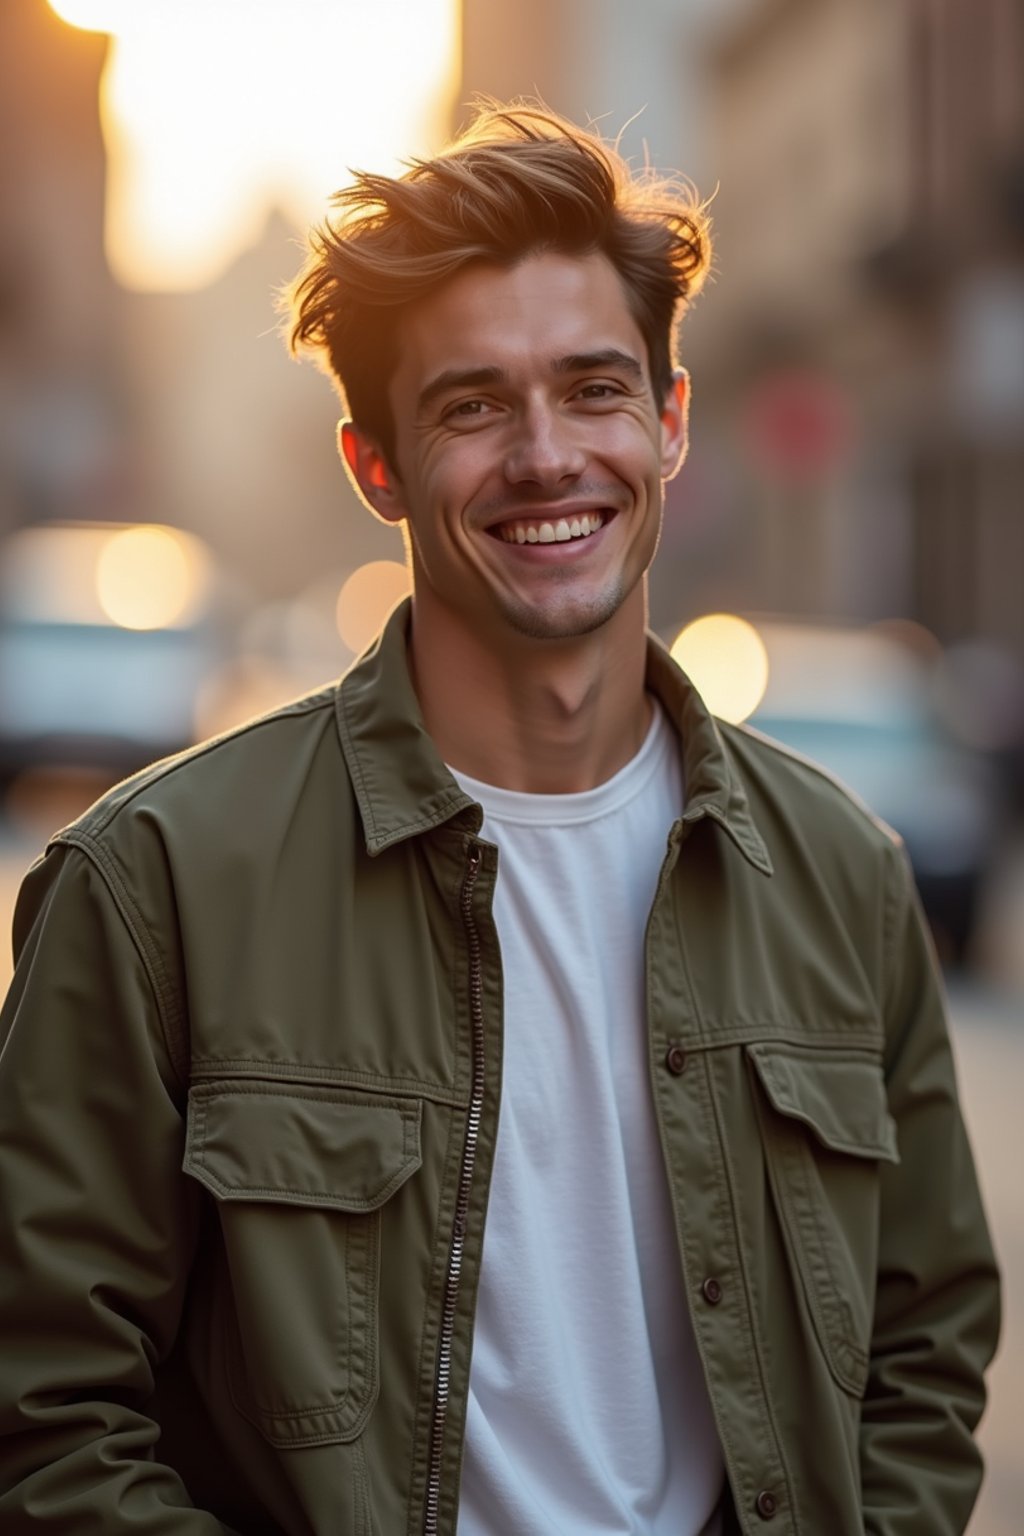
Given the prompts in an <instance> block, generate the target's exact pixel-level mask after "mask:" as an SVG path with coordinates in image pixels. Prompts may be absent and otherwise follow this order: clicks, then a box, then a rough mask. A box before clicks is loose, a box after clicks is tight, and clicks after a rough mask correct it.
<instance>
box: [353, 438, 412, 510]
mask: <svg viewBox="0 0 1024 1536" xmlns="http://www.w3.org/2000/svg"><path fill="white" fill-rule="evenodd" d="M338 452H339V453H340V454H341V462H342V463H343V464H344V466H345V468H346V469H347V471H348V477H349V479H350V480H351V481H352V484H353V485H354V486H355V488H356V491H357V492H358V494H359V497H360V500H361V501H363V502H364V503H365V504H366V506H368V507H369V509H370V511H371V512H373V513H374V514H375V515H376V516H377V517H379V518H381V519H382V520H383V521H384V522H385V523H400V522H401V521H402V519H403V518H404V517H405V502H404V500H403V498H402V487H401V482H400V481H399V480H398V478H397V477H396V475H395V473H394V471H393V470H392V468H391V466H390V465H389V463H388V461H387V459H386V458H385V457H384V454H383V451H382V450H381V448H380V447H379V446H378V444H377V443H375V442H374V440H373V438H371V437H367V435H366V433H365V432H362V431H361V430H360V429H359V427H357V426H356V424H355V422H353V421H340V422H339V423H338Z"/></svg>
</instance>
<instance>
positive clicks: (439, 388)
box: [416, 368, 507, 411]
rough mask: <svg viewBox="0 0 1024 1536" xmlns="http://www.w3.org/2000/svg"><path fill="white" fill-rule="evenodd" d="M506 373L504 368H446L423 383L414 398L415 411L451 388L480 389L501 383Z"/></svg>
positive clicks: (437, 398) (426, 408)
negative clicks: (427, 382)
mask: <svg viewBox="0 0 1024 1536" xmlns="http://www.w3.org/2000/svg"><path fill="white" fill-rule="evenodd" d="M506 378H507V375H506V373H505V370H504V368H446V369H445V370H444V372H443V373H439V374H437V375H436V377H435V378H433V379H431V380H430V383H429V384H424V386H423V388H422V389H421V390H420V392H419V396H418V398H417V400H416V409H417V411H426V410H429V408H430V407H431V406H432V405H433V404H434V402H435V401H436V400H439V399H440V398H441V396H442V395H447V394H448V393H449V392H450V391H451V390H453V389H482V388H483V387H484V386H485V385H486V384H502V383H504V381H505V379H506Z"/></svg>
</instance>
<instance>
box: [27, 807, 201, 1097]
mask: <svg viewBox="0 0 1024 1536" xmlns="http://www.w3.org/2000/svg"><path fill="white" fill-rule="evenodd" d="M54 842H64V843H67V844H68V845H70V846H71V847H74V848H77V849H78V850H79V852H80V853H82V854H83V855H84V857H86V858H87V859H88V860H89V861H90V863H91V864H92V865H93V867H94V868H95V869H96V870H97V872H98V873H99V875H100V877H101V879H102V880H103V883H104V885H105V886H106V887H107V889H108V891H109V892H110V894H111V896H112V898H113V901H114V905H115V906H116V907H117V910H118V912H119V913H120V915H121V919H122V921H123V922H124V925H125V927H126V928H127V930H128V933H129V935H130V937H131V940H132V943H133V944H134V946H135V950H136V952H137V954H138V956H139V959H140V960H141V961H142V964H143V967H144V969H145V972H146V975H147V977H148V978H149V984H150V986H151V988H152V990H153V999H154V1001H155V1003H156V1010H157V1018H158V1019H159V1021H160V1033H161V1034H162V1035H163V1040H164V1046H165V1048H166V1050H167V1055H168V1057H169V1059H170V1062H171V1066H172V1068H173V1070H174V1074H175V1077H176V1078H177V1080H178V1084H179V1086H180V1087H182V1088H186V1089H187V1087H188V1042H187V1039H186V1031H185V1029H184V1027H183V1024H182V1018H181V1010H180V1009H179V1008H178V1006H177V1002H176V999H175V998H174V996H173V993H172V991H171V988H170V985H169V983H168V980H167V975H166V972H165V970H164V964H163V960H162V958H161V956H160V952H159V950H158V949H157V947H156V945H155V944H154V943H153V940H152V938H151V936H150V933H149V930H148V928H147V927H146V924H145V922H144V920H143V917H142V914H141V912H140V911H139V909H138V906H137V905H136V903H135V901H134V899H133V897H132V895H131V893H130V891H129V890H128V888H127V886H126V885H125V883H124V881H123V880H122V879H121V876H120V873H119V872H118V869H117V867H116V865H115V864H114V861H113V859H112V858H111V857H110V855H109V854H108V853H107V851H106V849H105V848H104V847H103V846H102V844H100V843H99V842H97V841H96V840H95V839H94V838H93V837H92V836H90V834H89V833H87V832H85V831H83V830H81V829H79V828H68V829H66V830H65V831H64V832H61V833H59V834H58V836H57V837H56V838H55V839H54Z"/></svg>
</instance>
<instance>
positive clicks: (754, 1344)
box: [706, 1063, 800, 1533]
mask: <svg viewBox="0 0 1024 1536" xmlns="http://www.w3.org/2000/svg"><path fill="white" fill-rule="evenodd" d="M706 1071H707V1074H708V1094H709V1098H710V1103H711V1113H712V1116H713V1118H714V1122H715V1129H716V1131H717V1133H718V1145H719V1147H720V1148H721V1155H722V1168H723V1171H724V1173H725V1177H726V1181H727V1183H728V1186H729V1201H728V1204H727V1207H726V1208H727V1211H728V1214H729V1220H730V1227H731V1230H732V1236H733V1242H734V1243H735V1245H736V1257H737V1261H738V1264H739V1271H740V1280H741V1282H742V1285H743V1293H744V1297H745V1299H746V1305H747V1318H748V1319H749V1320H750V1324H751V1326H750V1328H749V1329H744V1330H743V1332H744V1334H745V1335H747V1334H749V1339H748V1338H746V1337H745V1338H744V1351H745V1353H747V1357H748V1359H749V1358H750V1356H751V1355H753V1361H752V1363H753V1364H754V1366H755V1370H756V1375H757V1380H758V1383H759V1385H760V1388H761V1401H762V1402H763V1404H764V1411H765V1415H766V1417H767V1419H768V1423H769V1425H770V1427H771V1432H772V1439H773V1441H774V1451H775V1455H776V1457H777V1458H778V1464H779V1467H780V1469H781V1471H782V1478H783V1481H784V1483H785V1485H786V1497H787V1503H788V1506H789V1511H790V1514H791V1516H792V1522H793V1530H794V1531H795V1532H797V1533H799V1530H800V1522H799V1519H798V1517H797V1503H796V1499H795V1498H794V1496H793V1478H792V1474H791V1472H790V1470H789V1464H788V1462H787V1460H786V1453H785V1448H784V1446H783V1442H782V1436H781V1435H780V1434H779V1426H778V1423H777V1421H776V1418H775V1410H774V1407H773V1404H772V1397H771V1392H770V1391H769V1388H768V1376H767V1371H766V1369H765V1362H764V1358H763V1354H762V1350H761V1344H760V1340H759V1338H758V1332H757V1329H756V1328H755V1327H754V1326H753V1319H754V1317H755V1316H756V1308H755V1306H754V1293H753V1287H752V1285H751V1281H750V1274H749V1272H748V1267H747V1262H746V1258H745V1256H744V1248H743V1241H742V1234H741V1232H740V1229H739V1218H738V1215H737V1211H738V1204H737V1196H736V1186H737V1179H736V1171H735V1169H734V1168H733V1166H732V1163H731V1161H730V1158H729V1139H728V1136H727V1134H726V1131H725V1125H724V1123H723V1120H722V1115H721V1110H720V1107H719V1104H718V1099H717V1096H716V1094H715V1091H714V1084H713V1082H712V1080H711V1068H710V1063H706ZM748 1344H749V1346H750V1347H749V1348H748V1347H747V1346H748Z"/></svg>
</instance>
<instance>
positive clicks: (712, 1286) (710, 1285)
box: [701, 1275, 771, 1498]
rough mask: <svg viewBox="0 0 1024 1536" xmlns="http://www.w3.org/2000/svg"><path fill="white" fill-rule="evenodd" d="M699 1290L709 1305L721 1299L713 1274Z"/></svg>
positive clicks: (715, 1305) (720, 1289)
mask: <svg viewBox="0 0 1024 1536" xmlns="http://www.w3.org/2000/svg"><path fill="white" fill-rule="evenodd" d="M701 1290H702V1291H703V1293H704V1300H705V1301H706V1302H708V1304H709V1305H710V1306H712V1307H717V1306H718V1303H719V1302H720V1301H721V1299H722V1287H721V1284H720V1282H719V1281H717V1280H716V1279H715V1277H714V1275H709V1276H708V1278H707V1279H706V1280H705V1281H704V1284H703V1285H702V1286H701ZM767 1497H769V1498H770V1497H771V1495H770V1494H769V1495H767Z"/></svg>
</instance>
